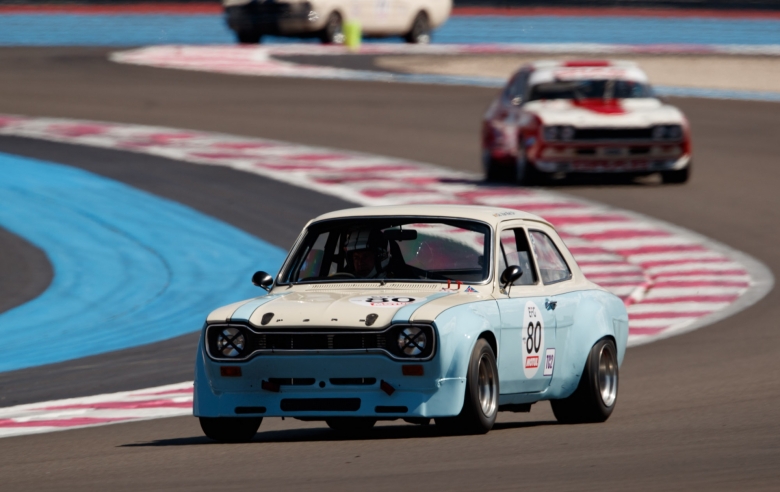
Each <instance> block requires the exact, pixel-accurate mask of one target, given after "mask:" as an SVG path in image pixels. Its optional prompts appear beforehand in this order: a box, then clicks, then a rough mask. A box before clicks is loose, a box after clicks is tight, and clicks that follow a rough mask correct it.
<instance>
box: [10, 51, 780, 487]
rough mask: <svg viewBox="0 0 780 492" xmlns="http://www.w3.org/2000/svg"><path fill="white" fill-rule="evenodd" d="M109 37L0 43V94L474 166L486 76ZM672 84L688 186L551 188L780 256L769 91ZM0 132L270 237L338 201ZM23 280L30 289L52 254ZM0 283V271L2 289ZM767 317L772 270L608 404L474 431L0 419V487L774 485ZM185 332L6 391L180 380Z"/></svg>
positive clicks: (25, 108) (644, 363) (637, 366)
mask: <svg viewBox="0 0 780 492" xmlns="http://www.w3.org/2000/svg"><path fill="white" fill-rule="evenodd" d="M105 53H106V51H105V50H98V49H57V48H54V49H5V50H0V112H2V113H17V114H24V115H31V116H60V117H72V118H85V119H98V120H105V121H124V122H131V123H140V124H152V125H166V126H172V127H181V128H194V129H202V130H210V131H222V132H227V133H235V134H244V135H254V136H260V137H265V138H275V139H280V140H287V141H292V142H301V143H306V144H314V145H325V146H329V147H334V148H345V149H351V150H359V151H368V152H373V153H378V154H386V155H392V156H397V157H402V158H411V159H415V160H420V161H424V162H432V163H436V164H440V165H446V166H451V167H453V168H458V169H470V170H476V169H477V168H478V130H479V117H480V116H481V114H482V112H483V111H484V109H485V108H486V106H487V104H488V102H489V101H490V99H491V98H492V97H493V95H494V92H495V91H493V90H488V89H478V88H463V87H435V86H422V85H405V84H380V83H357V82H326V81H316V80H290V79H275V78H274V79H263V78H256V77H240V76H223V75H213V74H202V73H195V72H184V71H174V70H158V69H152V68H144V67H133V66H120V65H113V64H111V63H109V62H106V61H105ZM674 102H675V103H676V104H678V105H679V106H681V108H682V109H683V110H684V111H685V112H686V114H687V115H688V117H689V119H690V120H691V123H692V127H693V134H694V152H695V166H696V167H695V171H694V175H693V179H692V181H691V182H690V183H689V184H687V185H684V186H657V185H652V184H643V185H605V186H598V185H588V186H584V185H573V186H568V185H564V186H561V191H564V192H567V193H572V194H575V195H578V196H583V197H587V198H591V199H594V200H598V201H601V202H605V203H609V204H611V205H615V206H620V207H623V208H626V209H630V210H635V211H637V212H640V213H644V214H647V215H651V216H654V217H657V218H660V219H663V220H667V221H669V222H673V223H675V224H678V225H680V226H683V227H687V228H689V229H691V230H694V231H696V232H699V233H702V234H704V235H707V236H709V237H712V238H713V239H716V240H718V241H721V242H723V243H725V244H728V245H730V246H732V247H734V248H737V249H739V250H741V251H744V252H746V253H748V254H751V255H753V256H754V257H756V258H758V259H759V260H761V261H763V262H764V263H765V264H766V265H767V266H768V267H769V268H770V269H771V270H773V271H774V272H780V250H778V248H777V247H776V242H777V240H778V235H779V234H778V232H779V231H778V224H780V207H779V205H780V198H779V197H778V193H777V183H780V166H778V162H777V161H778V158H777V150H776V148H777V147H776V146H777V142H778V141H780V111H779V110H780V106H778V105H776V104H771V103H748V102H733V101H712V100H694V99H689V100H682V99H681V100H675V101H674ZM0 151H3V152H12V153H14V152H15V153H19V154H21V155H33V156H37V157H44V156H45V158H48V159H50V160H55V161H57V162H63V163H66V164H73V165H77V166H79V167H83V168H87V169H90V170H93V171H96V172H99V173H100V174H103V175H106V176H109V177H112V178H115V179H119V180H122V181H125V182H127V183H128V184H132V185H134V186H138V187H140V188H142V189H146V190H149V191H153V192H155V193H159V194H161V195H162V196H166V197H169V198H174V199H177V200H180V201H182V202H183V203H185V204H187V205H190V206H192V207H194V208H196V209H197V210H199V211H202V212H205V213H208V214H210V215H212V216H214V217H217V218H220V219H223V220H226V221H227V222H229V223H231V224H233V225H236V226H238V227H240V228H243V229H244V230H247V231H248V232H251V233H253V234H257V235H259V236H260V237H261V238H263V239H265V240H268V241H270V242H272V243H274V244H279V245H283V246H287V245H289V241H291V238H292V237H293V236H294V235H295V234H296V233H297V232H298V228H299V227H300V225H301V224H302V223H303V222H304V221H305V220H306V219H307V218H309V216H311V215H314V214H316V213H320V212H322V211H325V210H327V209H329V208H338V207H340V206H341V204H340V203H339V201H338V200H336V199H333V198H327V197H326V198H323V197H321V196H317V195H315V194H313V193H311V192H308V191H301V190H294V189H289V188H284V186H283V185H281V184H279V183H271V182H268V181H266V182H263V180H262V179H261V178H256V177H254V176H249V175H244V174H241V175H239V176H235V175H236V174H238V173H237V172H235V171H231V170H229V169H222V168H219V169H211V168H208V167H205V166H204V167H201V166H193V165H191V164H179V163H175V162H172V161H166V162H153V161H164V160H162V159H155V158H152V157H149V156H140V155H132V154H123V153H120V152H115V151H102V150H94V149H92V150H85V149H78V148H74V147H70V146H62V145H56V144H44V143H40V142H34V141H29V140H23V139H10V138H9V139H2V140H0ZM47 152H48V154H46V153H47ZM93 152H94V153H93ZM102 152H105V154H101V153H102ZM55 157H56V159H55ZM90 159H92V161H91V162H90ZM147 173H154V174H152V175H149V174H147ZM263 187H265V188H263ZM263 191H264V192H268V193H270V192H272V191H276V192H277V194H276V195H275V196H276V197H277V199H278V200H285V201H283V202H274V201H271V200H269V199H268V198H270V195H267V196H266V197H263V194H262V192H263ZM204 192H205V193H204ZM211 194H214V195H215V196H216V198H211V197H209V195H211ZM290 208H292V210H291V209H290ZM269 211H270V212H269ZM282 213H289V215H288V216H286V217H285V218H282V215H281V214H282ZM285 219H288V220H285ZM296 220H297V222H296ZM279 225H281V226H283V227H282V228H281V229H280V228H279ZM282 229H284V230H282ZM283 238H287V239H283ZM4 241H5V240H4ZM7 244H11V249H12V250H13V251H16V252H17V253H16V254H23V253H19V252H20V251H26V250H28V249H29V248H24V247H23V245H24V243H20V242H19V241H18V240H16V242H14V240H13V239H11V240H10V242H9V241H5V242H4V243H3V247H5V245H7ZM20 244H21V245H22V246H21V247H20V246H19V245H20ZM14 245H16V246H14ZM24 254H30V255H31V256H30V260H29V262H28V265H29V266H28V268H30V269H33V270H35V269H43V270H45V268H46V263H45V261H43V259H41V257H40V254H39V256H38V259H37V260H36V258H35V257H34V253H24ZM6 265H7V263H6ZM4 268H7V266H6V267H4ZM47 275H49V277H47ZM13 278H14V279H15V281H17V280H16V279H19V278H23V277H21V275H13ZM30 278H31V282H32V283H35V282H38V284H37V285H38V289H41V285H44V286H45V283H46V279H47V278H50V273H45V272H43V273H39V274H37V275H30ZM6 283H7V277H6V276H5V275H4V276H3V277H2V280H0V285H3V287H2V288H3V289H6V288H7V287H6V286H5V284H6ZM20 285H21V284H20ZM27 288H29V289H30V290H29V291H28V292H34V291H35V288H34V287H27ZM21 299H23V296H22V297H20V300H21ZM778 319H780V293H778V289H775V290H774V291H772V292H771V293H770V294H769V295H768V296H767V297H765V298H764V299H763V300H762V301H760V302H759V303H757V304H756V305H754V306H752V307H751V308H749V309H747V310H746V311H743V312H741V313H739V314H737V315H735V316H733V317H731V318H728V319H725V320H723V321H721V322H718V323H716V324H714V325H712V326H709V327H706V328H703V329H700V330H697V331H695V332H692V333H689V334H686V335H682V336H678V337H674V338H671V339H668V340H663V341H660V342H656V343H653V344H650V345H646V346H641V347H636V348H632V349H630V350H629V352H628V354H627V357H626V361H625V364H624V365H623V367H622V368H621V376H622V378H621V389H620V398H619V403H618V406H617V409H616V411H615V413H614V414H613V416H612V418H611V419H610V420H609V421H608V422H607V423H605V424H598V425H579V426H564V425H557V424H556V423H555V422H554V419H553V416H552V413H551V412H550V410H549V405H547V404H545V403H542V404H538V405H536V406H534V409H533V411H532V412H531V413H530V414H527V415H526V414H501V416H500V419H499V424H498V425H497V426H496V428H495V429H494V430H493V431H492V432H491V433H490V434H488V435H486V436H468V437H448V436H439V435H438V434H436V432H435V428H433V427H431V428H420V427H416V426H410V425H405V424H399V423H397V422H391V423H387V424H386V425H382V426H379V427H378V429H377V430H376V431H374V432H373V433H371V434H368V435H366V436H364V437H363V438H340V437H338V436H337V435H335V434H334V433H332V432H330V431H329V430H327V429H326V428H324V426H323V425H321V424H318V423H302V422H299V421H295V420H285V421H281V420H279V419H268V420H266V421H265V422H264V423H263V425H262V426H261V429H260V431H261V432H260V433H259V434H258V435H257V437H256V438H255V441H254V442H253V443H250V444H242V445H220V444H212V443H209V441H208V440H206V439H205V438H204V437H202V435H201V432H200V429H199V428H198V425H197V421H196V420H195V419H193V418H172V419H161V420H155V421H149V422H136V423H130V424H121V425H113V426H106V427H97V428H90V429H84V430H72V431H66V432H60V433H52V434H43V435H35V436H23V437H16V438H8V439H4V440H3V442H2V445H0V480H2V483H3V485H4V487H3V488H6V487H7V488H8V490H49V489H59V490H61V489H64V488H67V489H70V488H73V489H76V488H79V489H82V490H104V489H107V488H110V489H112V490H138V489H141V488H147V489H155V490H159V489H166V490H167V489H188V490H200V489H213V488H215V487H219V488H221V489H226V490H234V489H245V488H247V487H252V488H257V487H263V488H268V489H295V490H315V489H316V490H330V489H333V490H345V489H346V490H365V489H368V488H371V489H374V490H390V489H392V490H397V489H401V488H403V489H409V490H444V489H448V490H475V489H492V490H506V489H510V490H515V489H519V488H537V487H543V488H544V489H545V490H591V489H614V490H617V489H621V490H622V489H626V488H630V489H633V490H658V489H665V490H691V489H704V488H707V489H709V490H733V489H736V488H739V489H741V490H745V489H750V490H762V489H763V490H777V489H778V488H779V487H780V467H778V466H777V464H778V463H780V424H778V419H777V415H778V413H777V409H778V408H779V407H780V357H778V355H779V354H780V331H778V329H777V326H778ZM188 344H190V347H186V346H187V345H188ZM193 347H194V338H187V337H182V338H180V339H176V340H173V341H170V342H166V343H163V344H158V345H154V346H150V347H147V348H146V349H144V348H143V347H141V348H138V349H132V350H129V351H122V352H120V353H118V354H116V355H111V354H107V355H105V356H99V358H100V357H102V359H101V360H94V361H87V362H85V361H78V362H74V363H66V365H63V366H62V367H58V368H49V369H48V370H47V368H38V369H33V370H28V371H30V372H28V373H25V371H18V373H17V374H15V375H13V376H10V377H9V375H10V374H13V373H9V374H6V375H0V377H2V380H0V381H2V385H3V386H2V387H3V389H2V395H3V396H10V397H11V398H19V400H20V401H22V400H24V401H30V400H29V399H30V398H33V397H34V398H35V399H38V398H37V397H38V396H39V395H47V397H48V395H51V396H50V397H51V398H57V397H61V396H63V395H68V396H70V393H68V391H72V392H73V393H74V396H75V394H84V393H83V392H84V391H87V390H89V389H90V388H92V389H94V391H90V392H91V393H98V392H103V391H106V390H108V389H109V387H110V389H112V390H120V389H130V388H128V387H127V386H128V385H130V386H135V387H144V386H151V385H154V384H162V383H164V382H175V381H181V380H183V379H184V375H186V374H191V373H190V372H189V371H191V369H190V365H191V361H192V354H193ZM80 363H84V364H86V365H87V366H89V365H90V364H94V365H93V366H92V369H90V368H89V367H87V368H81V367H79V364H80ZM112 363H116V365H117V366H118V367H125V368H126V369H125V370H124V371H125V372H124V374H125V375H126V376H127V377H128V379H129V380H131V382H129V383H128V382H126V380H125V379H124V378H123V375H122V372H123V371H122V370H116V371H115V372H114V373H113V375H111V374H110V372H108V373H105V374H104V372H105V371H108V369H107V368H109V367H110V366H111V365H112ZM67 364H71V365H70V366H67ZM122 364H126V366H122ZM134 368H135V369H134ZM35 371H39V372H35ZM68 371H72V374H75V375H76V376H71V379H70V380H68V379H67V378H66V379H64V380H61V381H60V382H59V383H58V384H55V385H51V386H49V387H48V388H47V387H46V382H45V381H46V379H48V378H56V377H59V375H60V374H64V373H67V372H68ZM106 374H107V375H106ZM169 376H170V378H169V379H166V378H168V377H169ZM25 378H27V379H26V381H25V382H24V383H22V384H19V385H16V386H15V385H14V384H15V383H14V380H15V379H20V380H24V379H25ZM106 379H108V380H109V381H106ZM174 380H175V381H174ZM69 381H70V382H69ZM75 382H78V383H79V384H80V386H79V385H75ZM68 384H74V386H73V387H72V388H73V389H72V390H71V389H69V387H68ZM37 385H43V387H44V388H45V389H44V390H42V392H41V393H40V394H36V393H35V392H34V391H33V390H31V389H26V388H28V387H30V386H33V387H34V386H37ZM11 390H13V392H12V391H11ZM25 391H27V393H25ZM58 391H59V392H60V393H57V392H58ZM14 394H16V395H21V396H14ZM3 405H5V403H3Z"/></svg>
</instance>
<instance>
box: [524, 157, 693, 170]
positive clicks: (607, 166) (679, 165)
mask: <svg viewBox="0 0 780 492" xmlns="http://www.w3.org/2000/svg"><path fill="white" fill-rule="evenodd" d="M690 160H691V159H690V156H688V155H685V156H682V157H680V158H677V159H665V160H664V159H659V160H650V159H609V160H607V159H603V160H598V159H591V160H571V161H558V160H539V161H535V162H533V165H534V166H535V167H536V169H538V170H539V171H541V172H544V173H631V172H647V173H653V172H660V171H675V170H679V169H684V168H685V167H686V166H688V164H689V163H690Z"/></svg>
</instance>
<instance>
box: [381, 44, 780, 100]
mask: <svg viewBox="0 0 780 492" xmlns="http://www.w3.org/2000/svg"><path fill="white" fill-rule="evenodd" d="M602 57H603V58H607V59H616V60H631V61H635V62H637V63H638V64H639V66H640V67H641V68H642V69H643V70H644V71H645V72H646V73H647V75H648V77H649V78H650V82H652V83H653V84H656V85H663V86H674V87H692V88H702V89H726V90H740V91H764V92H777V93H780V58H778V57H773V56H748V55H732V56H727V55H629V54H626V55H615V54H605V55H582V54H569V55H567V54H557V53H556V54H549V55H546V54H537V55H480V56H451V55H438V56H423V55H406V56H379V57H377V58H376V59H375V60H374V63H375V64H376V66H377V67H379V68H383V69H385V70H390V71H395V72H403V73H426V74H436V75H464V76H482V77H504V78H509V76H510V75H512V74H513V73H514V72H515V71H517V69H518V68H520V66H521V65H523V64H524V63H529V62H532V61H536V60H569V59H573V58H574V59H582V58H602Z"/></svg>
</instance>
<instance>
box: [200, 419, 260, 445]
mask: <svg viewBox="0 0 780 492" xmlns="http://www.w3.org/2000/svg"><path fill="white" fill-rule="evenodd" d="M262 422H263V418H262V417H257V418H240V417H215V418H213V417H200V428H201V429H203V433H204V434H206V437H208V438H209V439H213V440H215V441H220V442H249V441H251V440H252V438H253V437H255V434H257V429H258V428H260V424H261V423H262Z"/></svg>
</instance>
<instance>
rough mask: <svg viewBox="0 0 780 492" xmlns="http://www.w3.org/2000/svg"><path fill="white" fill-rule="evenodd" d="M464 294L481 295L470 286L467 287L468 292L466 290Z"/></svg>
mask: <svg viewBox="0 0 780 492" xmlns="http://www.w3.org/2000/svg"><path fill="white" fill-rule="evenodd" d="M463 292H466V293H467V294H478V293H479V292H478V291H477V289H475V288H474V287H472V286H470V285H469V286H468V287H466V290H464V291H463Z"/></svg>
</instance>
